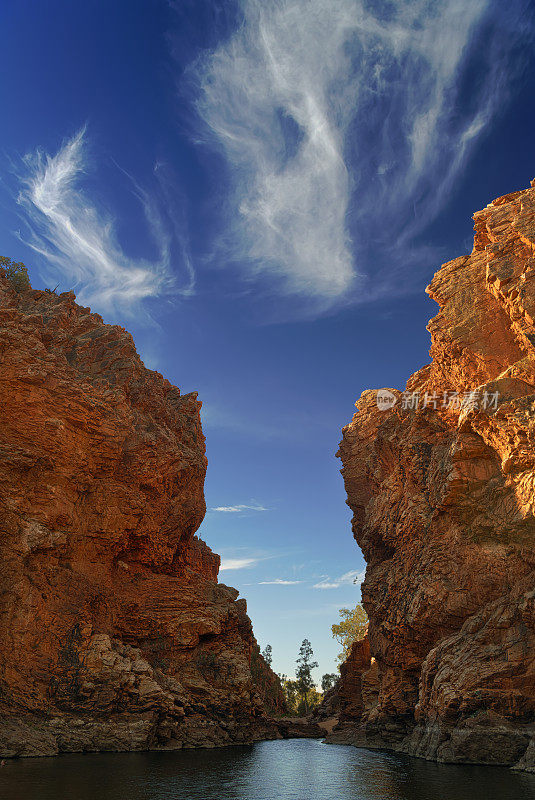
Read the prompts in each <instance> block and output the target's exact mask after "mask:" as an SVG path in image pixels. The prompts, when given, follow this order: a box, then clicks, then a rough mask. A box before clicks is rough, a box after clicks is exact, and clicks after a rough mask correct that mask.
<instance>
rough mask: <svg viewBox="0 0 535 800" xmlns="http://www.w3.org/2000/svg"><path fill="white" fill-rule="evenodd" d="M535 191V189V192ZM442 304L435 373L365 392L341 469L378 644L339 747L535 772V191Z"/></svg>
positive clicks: (469, 261)
mask: <svg viewBox="0 0 535 800" xmlns="http://www.w3.org/2000/svg"><path fill="white" fill-rule="evenodd" d="M534 185H535V183H534V184H532V186H534ZM474 220H475V241H474V249H473V251H472V253H471V254H470V255H468V256H463V257H461V258H457V259H455V260H454V261H451V262H449V263H448V264H445V265H444V266H443V267H442V269H441V270H440V271H439V272H437V274H436V275H435V277H434V279H433V281H432V282H431V285H430V286H429V287H428V290H427V291H428V293H429V294H430V296H431V297H432V298H433V299H434V300H436V301H437V303H438V304H439V306H440V311H439V313H438V314H437V316H436V317H435V318H434V319H432V320H431V322H430V323H429V331H430V333H431V338H432V346H431V352H430V354H431V356H432V359H433V360H432V363H431V364H430V365H429V366H426V367H424V368H423V369H421V370H420V371H419V372H417V373H416V374H415V375H413V376H412V377H411V378H410V380H409V381H408V383H407V389H406V391H405V392H399V391H396V390H394V389H391V390H381V391H380V392H376V391H366V392H364V393H363V395H362V397H361V398H360V400H359V401H358V402H357V404H356V405H357V408H358V413H356V414H355V416H354V417H353V421H352V422H351V424H350V425H348V426H347V427H346V428H344V431H343V440H342V443H341V446H340V451H339V455H340V457H341V459H342V463H343V469H342V474H343V477H344V481H345V486H346V490H347V495H348V503H349V505H350V507H351V509H352V510H353V513H354V517H353V531H354V534H355V538H356V540H357V542H358V543H359V545H360V547H361V548H362V551H363V553H364V556H365V558H366V561H367V565H368V566H367V571H366V579H365V581H364V584H363V586H362V597H363V603H364V606H365V608H366V611H367V612H368V615H369V618H370V623H369V633H368V640H367V641H366V642H364V643H358V644H357V645H355V647H354V650H353V652H352V654H351V657H350V660H349V662H346V666H345V668H343V671H342V679H341V682H340V690H339V694H340V696H341V706H342V713H341V716H340V720H339V725H338V729H337V730H336V732H335V734H334V738H335V739H337V740H338V741H340V740H345V741H353V742H354V743H357V744H363V745H366V746H375V747H385V746H386V747H392V748H395V749H398V750H403V751H405V752H408V753H410V754H413V755H418V756H423V757H425V758H431V759H437V760H440V761H446V762H449V761H451V762H455V761H457V762H479V763H493V764H515V765H517V766H519V767H521V768H525V769H529V768H534V767H535V745H534V743H533V736H534V733H535V571H534V570H535V325H534V321H535V253H534V248H535V188H530V189H527V190H525V191H519V192H514V193H512V194H510V195H507V196H505V197H501V198H499V199H498V200H495V201H494V202H493V203H491V204H490V205H489V206H488V207H487V208H486V209H484V210H483V211H481V212H479V213H477V214H476V215H475V216H474Z"/></svg>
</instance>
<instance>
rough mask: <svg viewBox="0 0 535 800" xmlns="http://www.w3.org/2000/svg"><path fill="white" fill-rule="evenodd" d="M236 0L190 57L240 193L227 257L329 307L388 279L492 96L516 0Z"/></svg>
mask: <svg viewBox="0 0 535 800" xmlns="http://www.w3.org/2000/svg"><path fill="white" fill-rule="evenodd" d="M240 7H241V10H242V23H241V25H240V26H239V27H238V29H237V30H236V31H235V32H234V34H233V35H232V36H231V37H230V38H226V39H225V40H224V41H223V43H222V44H220V46H219V47H218V48H217V49H216V50H215V51H213V52H211V53H209V54H208V55H207V56H206V58H204V59H203V60H202V61H201V62H200V63H199V64H198V65H197V75H198V77H199V81H200V87H201V91H200V97H199V101H198V108H199V112H200V114H201V116H202V117H203V119H204V121H205V122H206V124H207V126H208V130H209V132H210V134H211V137H212V141H214V140H215V141H216V142H217V144H218V146H219V147H220V148H221V150H222V152H223V153H224V155H225V157H226V160H227V162H228V164H229V166H230V168H231V173H230V174H231V179H232V182H233V188H234V191H235V200H234V205H233V208H234V218H233V225H234V230H233V241H234V249H233V250H232V252H231V253H229V254H228V255H229V257H230V258H231V259H234V260H235V261H238V260H241V261H243V260H246V261H247V263H248V268H249V270H250V271H252V272H253V274H256V273H258V272H266V273H269V274H270V275H272V276H273V275H275V276H278V278H279V279H281V280H282V289H283V290H284V291H285V292H289V293H300V294H302V295H306V296H308V297H309V298H316V301H320V300H321V301H322V302H323V304H324V305H326V306H328V305H329V304H332V303H333V302H335V301H336V300H337V299H340V298H341V297H343V296H347V295H348V293H350V294H351V290H353V292H352V294H353V299H355V297H358V298H361V299H363V298H364V299H365V298H366V296H367V297H370V296H373V295H374V294H375V295H376V294H377V293H378V292H380V291H381V289H382V287H378V284H380V283H381V284H384V285H385V286H384V288H389V287H390V288H391V284H392V280H393V273H394V272H395V270H396V269H397V267H398V266H399V262H402V261H403V262H406V261H407V259H408V258H409V257H410V254H411V250H410V249H409V248H408V244H409V243H410V240H411V239H412V238H414V236H416V234H417V233H418V232H419V231H421V230H422V229H423V227H425V225H426V224H427V223H429V222H430V221H431V220H432V219H433V218H434V217H435V216H436V214H437V213H438V211H439V210H440V209H441V208H442V207H443V205H444V204H445V202H446V200H447V198H448V194H449V191H450V188H451V185H452V183H453V181H454V179H455V178H456V177H457V175H458V173H459V170H460V169H461V167H462V166H463V164H464V163H465V160H466V157H467V154H468V152H469V151H470V149H471V147H472V146H473V144H474V142H475V141H476V140H477V138H478V136H479V135H480V134H481V132H482V131H484V130H485V128H486V127H487V125H488V123H489V121H490V120H491V119H492V117H493V115H494V112H495V110H496V109H497V108H499V107H500V106H503V102H504V96H505V95H506V93H507V83H508V81H510V80H511V77H512V69H511V62H512V60H513V56H514V53H515V51H514V44H515V43H516V40H518V39H520V38H521V37H522V36H523V35H524V34H525V32H526V28H527V27H528V22H527V15H526V14H525V13H524V14H523V13H522V12H523V4H522V0H518V2H517V0H511V3H510V4H508V8H507V11H506V12H505V13H506V15H507V18H508V24H507V25H504V24H502V22H503V20H502V19H500V18H498V15H499V13H500V9H499V4H495V3H493V2H492V1H491V0H469V2H467V0H398V2H395V3H390V2H389V3H383V2H379V1H378V2H376V3H370V2H369V0H329V2H328V3H326V2H325V1H324V0H241V3H240ZM501 13H502V14H503V13H504V9H503V8H502V9H501ZM484 25H486V28H485V39H484V42H483V41H479V46H478V47H476V45H475V44H474V42H475V41H476V38H477V35H478V34H479V33H480V32H481V31H482V30H483V26H484ZM474 50H476V51H477V52H476V56H477V58H476V61H477V65H478V69H479V73H478V75H479V76H480V79H479V80H475V79H474V74H473V72H472V74H470V70H471V69H472V70H473V68H474V64H473V63H471V62H470V58H471V56H472V55H473V54H474V53H473V51H474ZM515 58H516V56H515ZM481 78H483V79H481ZM468 85H469V86H470V89H469V90H468V89H467V86H468ZM463 87H464V88H463ZM349 234H351V238H350V235H349ZM374 248H375V251H378V252H380V254H381V255H382V258H383V260H384V262H385V265H384V272H385V275H384V276H382V275H379V276H375V280H374V281H373V284H371V285H369V284H368V285H367V286H364V285H363V283H362V281H361V280H360V279H359V275H360V276H361V277H362V276H363V275H364V274H366V273H368V275H369V273H373V272H376V273H377V272H379V273H380V272H381V269H382V265H381V264H379V265H378V266H377V264H376V259H375V258H373V252H372V253H370V249H371V250H372V251H373V250H374ZM420 256H421V258H424V259H425V260H426V261H428V259H429V252H428V251H424V250H423V248H422V249H421V250H420ZM357 262H358V263H357ZM372 265H373V266H372ZM355 290H356V291H357V294H355Z"/></svg>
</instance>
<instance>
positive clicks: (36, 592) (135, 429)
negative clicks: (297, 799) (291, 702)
mask: <svg viewBox="0 0 535 800" xmlns="http://www.w3.org/2000/svg"><path fill="white" fill-rule="evenodd" d="M0 382H1V383H0V391H1V403H0V528H1V539H0V549H1V554H0V592H1V598H2V600H1V606H0V754H1V755H39V754H45V755H46V754H53V753H57V752H62V751H74V750H106V749H109V750H129V749H144V748H148V747H162V748H177V747H182V746H196V745H203V746H211V745H220V744H229V743H233V742H244V741H251V740H252V739H254V738H258V737H260V736H270V735H275V732H274V729H273V728H272V727H271V728H270V727H269V726H267V725H266V724H265V723H264V722H263V721H262V709H263V704H262V699H261V697H260V694H259V692H258V691H257V690H256V688H255V685H254V682H253V678H252V675H251V666H250V661H251V654H252V653H253V651H255V657H256V662H255V663H256V665H257V666H256V671H257V673H258V672H259V671H260V672H262V674H263V676H264V677H263V680H264V683H265V682H266V681H267V680H270V681H271V682H272V683H273V686H272V689H271V694H270V697H272V699H273V703H274V705H277V703H279V704H280V703H281V697H280V686H278V692H279V693H278V692H277V685H275V683H277V682H276V679H275V676H273V674H272V673H271V672H270V670H269V669H268V668H267V665H265V663H264V664H263V665H260V666H258V659H259V658H260V657H259V656H258V654H257V653H256V650H257V648H256V642H255V641H254V637H253V634H252V629H251V623H250V621H249V618H248V617H247V613H246V603H245V600H238V599H237V596H238V592H237V591H236V590H235V589H232V588H229V587H227V586H224V585H222V584H218V583H217V573H218V568H219V556H217V555H215V554H214V553H212V551H211V550H210V549H209V548H208V547H207V546H206V545H205V544H204V543H203V542H202V541H200V540H199V539H198V538H196V537H195V535H194V534H195V532H196V530H197V529H198V527H199V525H200V523H201V521H202V519H203V516H204V513H205V502H204V494H203V484H204V476H205V471H206V458H205V446H204V437H203V434H202V431H201V424H200V418H199V408H200V403H199V402H198V401H197V397H196V394H188V395H181V394H180V391H179V390H178V389H177V388H175V387H174V386H172V385H171V384H170V383H169V381H167V380H165V379H164V378H162V376H161V375H160V374H158V373H157V372H152V371H150V370H148V369H146V368H145V367H144V365H143V363H142V362H141V360H140V358H139V356H138V355H137V353H136V350H135V347H134V343H133V341H132V337H131V336H130V335H129V334H128V333H127V332H126V331H125V330H124V329H122V328H119V327H116V326H110V325H104V324H103V322H102V319H101V318H100V317H99V316H98V315H97V314H92V313H91V312H90V310H89V309H87V308H81V307H80V306H78V305H77V304H76V303H75V302H74V295H73V294H72V293H65V294H62V295H59V296H56V295H54V294H52V293H46V292H41V291H32V290H29V291H24V292H22V293H21V294H18V293H17V292H15V291H13V290H12V289H11V288H10V285H9V283H8V282H7V281H6V280H5V279H4V278H0ZM255 648H256V649H255ZM274 679H275V681H274Z"/></svg>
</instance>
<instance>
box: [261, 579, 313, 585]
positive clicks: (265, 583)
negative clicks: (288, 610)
mask: <svg viewBox="0 0 535 800" xmlns="http://www.w3.org/2000/svg"><path fill="white" fill-rule="evenodd" d="M298 583H303V581H286V580H284V579H283V578H275V580H273V581H259V582H258V585H259V586H296V585H297V584H298Z"/></svg>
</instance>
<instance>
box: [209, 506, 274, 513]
mask: <svg viewBox="0 0 535 800" xmlns="http://www.w3.org/2000/svg"><path fill="white" fill-rule="evenodd" d="M210 511H218V512H220V513H223V514H241V513H243V512H244V511H269V508H265V507H264V506H259V505H253V506H248V505H244V504H240V505H237V506H214V508H211V509H210Z"/></svg>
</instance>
